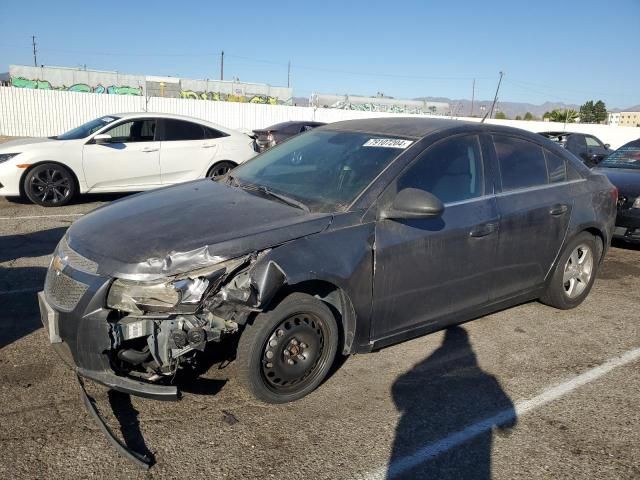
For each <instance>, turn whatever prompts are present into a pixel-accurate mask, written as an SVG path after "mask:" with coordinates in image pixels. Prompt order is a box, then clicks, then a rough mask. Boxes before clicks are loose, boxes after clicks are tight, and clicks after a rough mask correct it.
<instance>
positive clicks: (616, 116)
mask: <svg viewBox="0 0 640 480" xmlns="http://www.w3.org/2000/svg"><path fill="white" fill-rule="evenodd" d="M619 123H620V112H609V113H608V114H607V125H612V126H614V127H617V126H618V124H619Z"/></svg>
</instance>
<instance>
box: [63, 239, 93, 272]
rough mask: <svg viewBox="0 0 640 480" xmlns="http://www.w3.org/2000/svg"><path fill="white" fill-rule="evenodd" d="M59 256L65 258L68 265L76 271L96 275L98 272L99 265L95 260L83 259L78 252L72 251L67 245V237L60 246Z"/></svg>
mask: <svg viewBox="0 0 640 480" xmlns="http://www.w3.org/2000/svg"><path fill="white" fill-rule="evenodd" d="M58 254H59V255H60V256H61V257H65V261H66V263H67V264H68V265H69V266H70V267H72V268H73V269H75V270H80V271H81V272H85V273H92V274H95V273H96V272H97V271H98V264H97V263H96V262H94V261H93V260H89V259H88V258H85V257H83V256H82V255H80V254H79V253H77V252H76V251H74V250H72V249H71V247H70V246H69V244H68V243H67V239H66V237H63V238H62V240H61V241H60V245H59V246H58Z"/></svg>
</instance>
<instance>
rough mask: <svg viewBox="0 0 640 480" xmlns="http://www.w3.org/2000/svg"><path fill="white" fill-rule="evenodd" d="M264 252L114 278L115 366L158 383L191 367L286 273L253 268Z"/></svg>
mask: <svg viewBox="0 0 640 480" xmlns="http://www.w3.org/2000/svg"><path fill="white" fill-rule="evenodd" d="M265 254H266V252H262V253H260V254H250V255H246V256H243V257H240V258H236V259H231V260H227V261H224V262H220V263H217V264H215V265H212V266H210V267H205V268H200V269H198V270H195V271H191V272H188V273H183V274H179V275H175V276H172V277H168V278H164V279H161V280H156V281H152V282H148V281H137V280H125V279H116V280H114V281H113V283H112V284H111V286H110V288H109V291H108V294H107V302H106V303H107V307H108V308H109V309H111V310H112V311H113V315H112V320H111V321H110V322H109V323H110V339H111V348H110V349H109V355H110V358H111V362H112V365H113V368H114V371H116V373H118V374H120V375H123V374H124V375H128V376H130V377H133V378H136V379H140V380H143V381H146V382H158V381H160V380H162V379H168V378H169V379H170V378H173V377H174V376H175V375H176V373H177V372H178V370H179V369H182V368H191V367H194V366H195V365H196V363H197V357H198V354H199V352H203V351H204V350H205V347H206V346H207V345H208V344H210V343H213V342H221V341H223V340H224V339H225V338H228V337H230V336H231V335H233V334H235V333H236V332H237V331H238V328H239V325H242V324H244V323H245V322H246V320H247V317H248V316H249V315H250V314H251V312H253V311H258V310H259V307H260V305H261V304H262V303H263V301H264V300H265V298H267V297H269V296H270V295H273V293H274V291H275V289H276V288H279V286H281V285H282V284H283V283H284V274H282V272H281V271H280V270H279V269H277V267H275V270H274V266H273V265H274V264H271V263H269V264H267V268H266V269H256V268H255V266H256V264H257V263H259V260H260V259H261V258H262V257H263V256H264V255H265ZM263 270H265V271H266V272H267V273H266V274H267V275H268V277H269V278H270V279H271V281H270V282H269V286H271V287H272V288H271V289H269V288H268V289H267V291H262V290H260V289H259V285H258V283H257V282H258V281H259V280H256V278H255V277H254V274H255V273H262V271H263ZM260 278H264V275H261V276H260ZM261 283H262V282H261ZM269 290H272V291H269Z"/></svg>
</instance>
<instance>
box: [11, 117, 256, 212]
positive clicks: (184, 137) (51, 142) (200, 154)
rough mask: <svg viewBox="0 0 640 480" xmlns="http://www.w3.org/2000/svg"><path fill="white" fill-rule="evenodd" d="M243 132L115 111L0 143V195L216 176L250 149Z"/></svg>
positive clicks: (49, 198)
mask: <svg viewBox="0 0 640 480" xmlns="http://www.w3.org/2000/svg"><path fill="white" fill-rule="evenodd" d="M255 155H256V152H255V150H254V148H253V140H252V139H251V138H250V137H249V136H248V135H246V134H244V133H240V132H237V131H235V130H231V129H228V128H224V127H222V126H220V125H216V124H215V123H211V122H207V121H204V120H199V119H196V118H191V117H183V116H180V115H170V114H162V113H122V114H117V115H105V116H103V117H100V118H96V119H95V120H91V121H90V122H87V123H85V124H83V125H81V126H79V127H77V128H74V129H73V130H70V131H68V132H66V133H63V134H62V135H58V136H55V137H49V138H27V139H19V140H14V141H9V142H6V143H4V144H2V145H0V195H2V196H23V197H26V198H28V199H29V200H31V201H32V202H33V203H36V204H38V205H42V206H45V207H52V206H61V205H65V204H67V203H69V201H70V200H71V199H72V198H73V197H74V196H75V195H76V194H78V193H104V192H137V191H142V190H149V189H152V188H157V187H161V186H164V185H171V184H174V183H180V182H186V181H189V180H195V179H197V178H203V177H214V178H215V177H219V176H222V175H225V174H226V173H227V172H228V171H229V170H231V169H232V168H234V167H235V166H237V165H238V164H241V163H243V162H244V161H246V160H248V159H250V158H251V157H253V156H255Z"/></svg>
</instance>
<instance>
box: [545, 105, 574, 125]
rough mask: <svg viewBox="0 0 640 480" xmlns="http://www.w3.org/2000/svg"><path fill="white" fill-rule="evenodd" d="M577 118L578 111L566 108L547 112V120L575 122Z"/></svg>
mask: <svg viewBox="0 0 640 480" xmlns="http://www.w3.org/2000/svg"><path fill="white" fill-rule="evenodd" d="M577 118H578V112H576V111H575V110H573V109H571V108H568V109H566V110H553V111H552V112H551V113H550V114H549V120H551V121H552V122H562V123H575V122H576V119H577Z"/></svg>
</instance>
